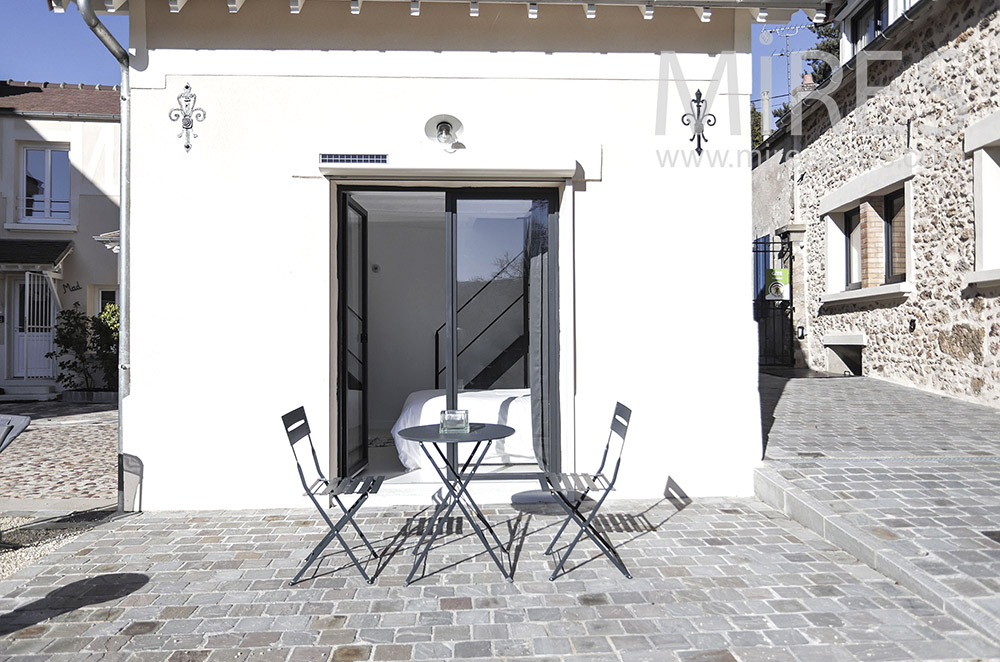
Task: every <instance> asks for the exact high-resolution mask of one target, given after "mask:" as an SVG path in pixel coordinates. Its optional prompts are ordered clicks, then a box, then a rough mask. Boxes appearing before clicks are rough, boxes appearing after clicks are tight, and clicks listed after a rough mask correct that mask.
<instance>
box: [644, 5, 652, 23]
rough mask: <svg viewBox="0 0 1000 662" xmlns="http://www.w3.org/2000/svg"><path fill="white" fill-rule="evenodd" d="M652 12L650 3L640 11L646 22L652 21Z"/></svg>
mask: <svg viewBox="0 0 1000 662" xmlns="http://www.w3.org/2000/svg"><path fill="white" fill-rule="evenodd" d="M653 11H654V9H653V3H652V2H647V3H646V7H645V8H644V9H643V10H642V17H643V18H644V19H646V20H647V21H652V20H653Z"/></svg>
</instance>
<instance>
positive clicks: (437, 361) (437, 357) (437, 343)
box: [434, 251, 524, 388]
mask: <svg viewBox="0 0 1000 662" xmlns="http://www.w3.org/2000/svg"><path fill="white" fill-rule="evenodd" d="M523 255H524V251H521V252H520V253H518V254H517V255H515V256H514V257H513V258H511V259H510V261H509V262H507V264H505V265H504V266H503V267H502V268H501V269H499V270H498V271H497V273H496V275H494V276H493V277H492V278H490V279H489V280H488V281H486V282H485V283H483V285H482V287H480V288H479V289H478V290H476V292H475V293H474V294H473V295H472V296H471V297H469V298H468V300H467V301H466V302H465V303H463V304H462V305H461V306H459V308H458V311H457V312H458V313H461V312H462V311H463V310H465V308H466V307H467V306H468V305H469V304H471V303H472V302H473V301H475V300H476V298H477V297H478V296H479V295H480V294H482V293H483V292H484V291H485V290H486V288H487V287H489V286H490V285H491V284H492V283H493V282H494V281H496V280H497V279H498V278H500V276H501V275H502V274H504V273H505V272H506V271H507V268H508V267H510V265H512V264H514V263H515V262H517V260H519V259H520V258H521V257H522V256H523ZM523 299H524V294H523V293H522V294H521V295H520V296H518V297H517V298H516V299H514V300H513V301H511V302H510V304H509V305H508V306H507V307H506V308H504V309H503V310H502V311H501V312H500V314H499V315H497V316H496V317H494V318H493V321H491V322H490V323H489V324H487V325H486V327H485V328H484V329H483V330H482V331H480V332H479V333H478V334H476V337H475V338H473V339H472V340H470V341H469V342H468V343H467V344H466V345H465V347H462V348H461V349H459V350H458V356H461V355H462V354H464V353H465V352H466V350H468V349H469V348H470V347H472V346H473V345H474V344H475V342H476V341H477V340H479V339H480V338H482V337H483V335H484V334H485V333H486V332H487V331H489V330H490V329H491V328H492V327H493V325H495V324H496V323H497V322H499V321H500V318H502V317H503V316H504V315H505V314H506V313H507V312H508V311H509V310H511V309H512V308H513V307H514V306H515V305H517V303H518V302H520V301H522V300H523ZM444 327H445V325H444V324H442V325H441V326H439V327H438V328H437V330H436V331H434V388H439V387H440V381H441V374H442V373H443V372H444V371H445V367H440V368H439V367H438V366H440V365H441V332H442V331H443V330H444Z"/></svg>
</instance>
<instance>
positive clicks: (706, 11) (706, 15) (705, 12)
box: [701, 7, 712, 23]
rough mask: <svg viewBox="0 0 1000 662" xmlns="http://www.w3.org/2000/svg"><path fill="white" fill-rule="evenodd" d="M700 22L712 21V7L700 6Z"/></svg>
mask: <svg viewBox="0 0 1000 662" xmlns="http://www.w3.org/2000/svg"><path fill="white" fill-rule="evenodd" d="M701 22H702V23H711V22H712V8H711V7H702V8H701Z"/></svg>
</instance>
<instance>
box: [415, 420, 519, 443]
mask: <svg viewBox="0 0 1000 662" xmlns="http://www.w3.org/2000/svg"><path fill="white" fill-rule="evenodd" d="M398 434H399V436H400V437H402V438H403V439H409V440H410V441H426V442H433V443H436V444H461V443H466V442H472V441H486V440H487V439H504V438H506V437H509V436H511V435H512V434H514V428H512V427H510V426H507V425H499V424H497V423H469V431H468V432H441V431H440V426H439V425H437V424H434V425H417V426H415V427H412V428H404V429H402V430H400V431H399V432H398Z"/></svg>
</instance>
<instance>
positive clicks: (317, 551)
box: [288, 492, 378, 586]
mask: <svg viewBox="0 0 1000 662" xmlns="http://www.w3.org/2000/svg"><path fill="white" fill-rule="evenodd" d="M309 496H310V498H311V499H312V500H313V502H314V503H315V504H316V507H317V508H318V509H319V512H320V515H322V516H323V519H324V520H326V523H327V525H328V526H329V527H330V532H329V533H327V534H326V535H325V536H323V539H322V540H320V541H319V544H317V545H316V547H315V548H313V551H312V552H310V553H309V556H307V557H306V562H305V565H303V566H302V569H301V570H299V572H298V574H296V575H295V577H294V579H292V581H290V582H288V585H289V586H294V585H295V584H297V583H298V582H299V580H300V579H301V578H302V575H304V574H305V572H306V570H308V569H309V566H311V565H312V564H313V563H315V562H316V561H317V560H319V558H320V557H321V556H322V555H323V550H325V549H326V547H327V545H329V544H330V543H331V542H333V540H334V539H335V538H336V539H337V540H338V541H340V546H341V547H343V548H344V551H345V552H347V556H348V557H350V559H351V563H353V564H354V567H355V568H357V569H358V572H359V573H361V576H362V577H363V578H364V580H365V582H367V583H369V584H371V583H372V582H373V581H375V580H374V578H373V577H369V576H368V573H366V572H365V569H364V567H363V566H362V565H361V562H360V561H358V557H357V556H356V555H355V554H354V551H353V550H352V549H351V546H350V545H348V544H347V541H345V540H344V537H343V536H342V535H340V531H341V529H343V528H344V525H345V524H347V523H348V522H350V523H351V526H353V527H354V530H355V531H357V532H358V535H359V536H361V540H362V542H364V543H365V546H366V547H367V548H368V551H369V552H371V555H372V556H373V557H375V558H378V554H377V553H376V552H375V549H374V548H373V547H372V544H371V543H370V542H368V538H366V537H365V534H364V533H363V532H362V531H361V528H360V527H359V526H358V523H357V522H355V521H354V515H355V514H356V513H357V512H358V510H359V509H360V508H361V505H362V504H363V503H364V502H365V501H366V500H367V499H368V493H367V492H366V493H363V494H362V495H361V496H359V497H358V499H357V500H356V501H355V502H354V504H353V505H352V506H351V507H350V508H345V507H344V503H343V502H342V501H341V500H340V497H338V496H334V497H333V498H334V500H335V501H336V502H337V505H338V506H340V509H341V510H342V511H343V512H344V514H343V515H342V516H341V517H340V519H339V520H337V521H336V522H333V520H331V519H330V517H329V516H328V515H327V514H326V512H325V511H324V510H323V508H322V507H321V506H320V505H319V502H318V501H316V498H315V497H313V496H312V495H311V494H310V495H309Z"/></svg>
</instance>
